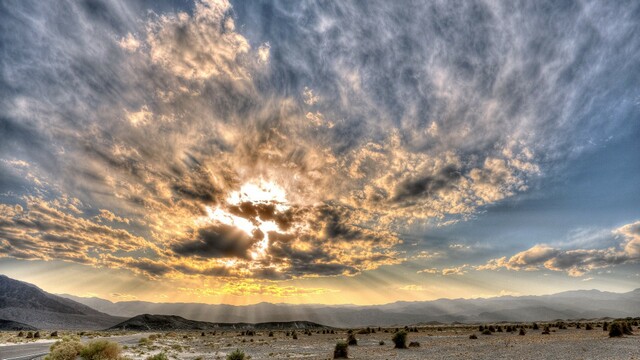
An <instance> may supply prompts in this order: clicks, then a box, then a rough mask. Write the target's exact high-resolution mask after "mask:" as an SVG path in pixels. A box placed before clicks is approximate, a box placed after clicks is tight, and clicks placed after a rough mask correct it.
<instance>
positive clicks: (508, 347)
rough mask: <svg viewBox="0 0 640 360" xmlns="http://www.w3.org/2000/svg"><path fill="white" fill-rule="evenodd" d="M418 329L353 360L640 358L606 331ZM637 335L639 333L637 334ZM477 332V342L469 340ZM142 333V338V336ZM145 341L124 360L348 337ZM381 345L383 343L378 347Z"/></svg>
mask: <svg viewBox="0 0 640 360" xmlns="http://www.w3.org/2000/svg"><path fill="white" fill-rule="evenodd" d="M441 330H442V331H438V329H437V328H436V327H433V328H430V327H429V328H421V329H420V332H417V333H415V332H410V333H409V334H408V341H417V342H419V343H420V347H417V348H409V349H404V350H399V349H393V342H392V341H391V337H392V332H391V331H390V332H387V333H385V332H382V331H379V332H376V333H372V334H359V335H356V337H357V339H358V345H357V346H349V358H351V359H416V360H417V359H494V360H495V359H572V360H574V359H598V360H602V359H640V335H631V336H626V337H623V338H609V337H608V334H607V332H605V331H602V329H600V328H596V329H594V330H591V331H587V330H584V329H568V330H555V329H554V330H555V331H552V332H551V334H550V335H541V330H532V329H528V330H527V334H526V335H525V336H520V335H518V333H517V332H516V333H494V334H493V335H481V334H480V333H479V331H477V329H475V328H463V327H448V328H447V327H445V328H442V329H441ZM636 333H637V331H636ZM471 334H476V335H477V336H478V339H475V340H474V339H469V335H471ZM144 335H146V337H143V336H144ZM144 335H143V336H141V337H143V340H142V341H140V342H139V343H136V344H131V345H126V346H125V347H124V350H123V355H124V356H125V357H126V358H130V359H136V360H144V359H146V358H147V357H149V356H151V355H154V354H158V353H161V352H164V353H166V354H167V355H168V357H169V358H172V359H187V360H196V359H222V360H224V359H225V358H226V355H227V354H228V353H230V352H232V351H233V350H235V349H241V350H243V351H244V352H245V354H246V355H248V356H251V359H252V360H261V359H310V360H311V359H313V360H316V359H317V360H320V359H331V358H332V354H333V348H334V346H335V344H336V342H337V341H339V340H344V339H346V336H347V334H346V332H345V331H342V330H341V331H339V332H338V333H336V334H317V333H315V332H314V333H313V334H312V335H311V336H308V335H305V334H304V333H302V332H298V339H297V340H294V339H292V337H291V336H288V337H287V336H286V335H285V332H274V336H273V337H269V336H268V332H258V333H257V334H256V335H255V336H241V335H240V334H239V333H238V332H225V333H220V332H218V333H217V334H216V335H213V334H212V333H210V332H207V333H206V334H205V336H202V335H201V333H200V332H167V333H155V334H152V333H149V334H144ZM380 341H384V343H385V344H384V345H380Z"/></svg>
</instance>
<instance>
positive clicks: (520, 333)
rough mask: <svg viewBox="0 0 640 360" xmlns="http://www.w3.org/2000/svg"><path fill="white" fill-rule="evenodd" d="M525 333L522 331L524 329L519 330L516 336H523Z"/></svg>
mask: <svg viewBox="0 0 640 360" xmlns="http://www.w3.org/2000/svg"><path fill="white" fill-rule="evenodd" d="M526 333H527V332H526V331H524V328H520V332H519V333H518V335H520V336H524V335H525V334H526Z"/></svg>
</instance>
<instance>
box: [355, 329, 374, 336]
mask: <svg viewBox="0 0 640 360" xmlns="http://www.w3.org/2000/svg"><path fill="white" fill-rule="evenodd" d="M370 333H371V331H367V329H360V330H358V332H357V334H359V335H366V334H370Z"/></svg>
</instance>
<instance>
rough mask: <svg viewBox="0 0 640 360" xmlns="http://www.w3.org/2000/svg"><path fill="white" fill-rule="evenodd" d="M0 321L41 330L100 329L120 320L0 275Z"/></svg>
mask: <svg viewBox="0 0 640 360" xmlns="http://www.w3.org/2000/svg"><path fill="white" fill-rule="evenodd" d="M0 318H1V319H5V320H10V321H14V322H19V323H23V324H28V325H29V326H33V327H36V328H40V329H103V328H106V327H110V326H113V325H114V324H117V323H118V322H120V321H122V320H123V319H122V318H119V317H115V316H111V315H108V314H105V313H102V312H99V311H97V310H94V309H92V308H90V307H89V306H87V305H84V304H81V303H78V302H76V301H73V300H71V299H67V298H64V297H60V296H57V295H53V294H49V293H47V292H45V291H43V290H42V289H40V288H38V287H37V286H35V285H32V284H29V283H26V282H22V281H18V280H14V279H11V278H9V277H7V276H4V275H0Z"/></svg>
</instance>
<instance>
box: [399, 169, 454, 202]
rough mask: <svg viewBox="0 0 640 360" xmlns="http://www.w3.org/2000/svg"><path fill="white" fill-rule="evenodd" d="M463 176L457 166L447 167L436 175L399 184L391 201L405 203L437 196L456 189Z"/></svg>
mask: <svg viewBox="0 0 640 360" xmlns="http://www.w3.org/2000/svg"><path fill="white" fill-rule="evenodd" d="M461 176H462V175H461V173H460V170H459V169H457V168H456V167H455V166H446V167H443V168H442V169H441V170H440V171H439V172H438V173H437V174H435V175H427V176H422V177H418V178H415V179H410V180H406V181H404V182H402V183H400V184H398V187H397V188H396V191H395V195H394V196H393V198H392V199H391V201H393V202H404V201H408V200H409V201H410V200H412V199H416V198H421V197H434V196H437V194H438V192H439V191H441V190H447V189H452V188H454V187H455V185H456V182H457V181H458V179H460V177H461Z"/></svg>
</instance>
